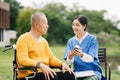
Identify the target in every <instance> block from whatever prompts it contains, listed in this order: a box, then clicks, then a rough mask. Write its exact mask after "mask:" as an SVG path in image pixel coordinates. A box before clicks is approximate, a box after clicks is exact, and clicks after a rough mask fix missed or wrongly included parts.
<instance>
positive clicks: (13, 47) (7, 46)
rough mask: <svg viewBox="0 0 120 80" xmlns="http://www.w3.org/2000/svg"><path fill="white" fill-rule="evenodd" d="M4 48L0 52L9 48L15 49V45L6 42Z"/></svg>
mask: <svg viewBox="0 0 120 80" xmlns="http://www.w3.org/2000/svg"><path fill="white" fill-rule="evenodd" d="M5 48H6V49H5V50H3V51H2V52H5V51H7V50H10V49H16V46H15V45H12V44H7V45H5Z"/></svg>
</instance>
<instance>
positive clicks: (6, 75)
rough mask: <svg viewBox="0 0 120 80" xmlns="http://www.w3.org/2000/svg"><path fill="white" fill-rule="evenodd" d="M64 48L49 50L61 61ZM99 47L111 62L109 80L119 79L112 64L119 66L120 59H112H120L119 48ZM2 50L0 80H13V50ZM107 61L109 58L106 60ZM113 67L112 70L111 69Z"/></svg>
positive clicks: (55, 47) (58, 46)
mask: <svg viewBox="0 0 120 80" xmlns="http://www.w3.org/2000/svg"><path fill="white" fill-rule="evenodd" d="M65 47H66V46H60V45H56V46H51V49H52V51H53V54H54V55H55V56H56V57H57V58H59V59H61V60H63V55H64V52H65ZM100 47H106V48H107V56H108V57H110V60H109V61H111V62H112V79H111V80H119V79H120V76H119V75H120V72H118V71H117V69H116V65H114V64H117V65H118V64H120V63H119V61H120V58H118V59H119V60H118V61H116V59H112V56H117V57H120V50H119V49H120V46H117V45H114V46H113V45H107V46H100ZM2 50H3V48H0V80H13V79H12V76H13V71H12V68H13V66H12V60H13V56H14V55H13V50H10V51H7V52H5V53H3V52H2ZM108 59H109V58H108ZM113 67H114V68H113Z"/></svg>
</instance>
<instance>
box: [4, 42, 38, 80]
mask: <svg viewBox="0 0 120 80" xmlns="http://www.w3.org/2000/svg"><path fill="white" fill-rule="evenodd" d="M5 48H6V49H4V50H3V52H5V51H8V50H11V49H13V50H14V59H13V80H19V79H17V72H18V71H26V70H32V71H33V75H31V76H27V77H25V79H26V80H28V79H31V78H34V77H35V76H36V74H37V69H36V68H35V67H31V66H28V67H24V68H17V63H16V45H12V44H8V45H5Z"/></svg>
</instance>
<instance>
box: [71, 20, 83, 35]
mask: <svg viewBox="0 0 120 80" xmlns="http://www.w3.org/2000/svg"><path fill="white" fill-rule="evenodd" d="M72 29H73V32H74V34H75V35H78V34H81V33H83V32H84V29H85V26H84V25H82V24H81V23H80V22H79V20H78V19H75V20H74V21H73V23H72Z"/></svg>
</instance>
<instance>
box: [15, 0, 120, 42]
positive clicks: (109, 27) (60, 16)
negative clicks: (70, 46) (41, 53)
mask: <svg viewBox="0 0 120 80" xmlns="http://www.w3.org/2000/svg"><path fill="white" fill-rule="evenodd" d="M35 11H36V10H34V9H31V8H25V9H23V10H21V11H20V13H19V16H18V19H17V25H18V27H17V31H18V36H19V35H21V34H23V33H25V32H27V31H29V30H30V26H31V25H30V17H31V14H32V13H33V12H35ZM38 11H42V12H44V13H45V14H46V16H47V18H48V24H49V30H48V33H47V34H46V35H45V36H44V37H45V38H46V39H47V40H48V41H49V43H51V44H53V43H54V44H56V43H57V44H65V43H67V40H68V39H69V38H70V37H72V36H74V33H73V31H72V28H71V26H72V21H73V19H74V17H75V16H78V15H85V16H87V17H88V28H87V31H88V32H90V33H96V34H99V33H100V32H105V33H107V34H113V35H116V36H118V37H119V36H120V30H118V29H117V27H116V26H115V25H113V24H114V23H113V22H111V20H110V19H104V14H105V13H106V12H107V11H106V10H101V11H95V10H86V9H82V10H79V7H78V6H75V7H73V8H71V9H67V7H66V6H64V5H63V4H61V3H55V2H52V3H49V4H47V5H45V6H44V7H43V8H42V9H39V10H38ZM98 37H99V38H98V39H100V40H99V41H101V40H102V43H103V42H106V40H105V39H102V36H99V35H98ZM104 40H105V41H104ZM107 42H108V40H107ZM113 42H114V41H113ZM100 43H101V42H100Z"/></svg>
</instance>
